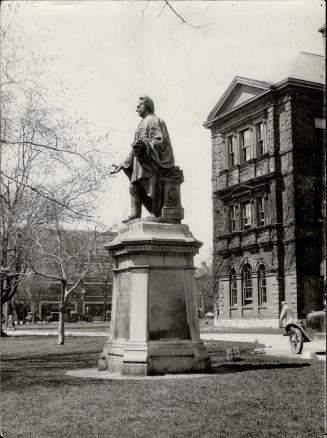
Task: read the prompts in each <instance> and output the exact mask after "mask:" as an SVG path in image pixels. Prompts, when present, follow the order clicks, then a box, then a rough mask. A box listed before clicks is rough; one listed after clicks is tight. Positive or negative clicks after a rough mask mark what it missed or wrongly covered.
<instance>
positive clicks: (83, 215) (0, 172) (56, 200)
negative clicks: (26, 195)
mask: <svg viewBox="0 0 327 438" xmlns="http://www.w3.org/2000/svg"><path fill="white" fill-rule="evenodd" d="M0 174H1V175H3V176H4V177H6V178H8V179H9V180H11V181H14V182H16V183H17V184H19V185H22V186H24V187H27V188H28V189H30V190H32V191H33V192H35V193H37V194H38V195H39V196H42V198H45V199H47V200H48V201H51V202H55V203H56V204H58V205H60V206H61V207H63V208H65V209H67V210H69V211H71V212H72V213H74V214H75V215H77V216H81V217H85V218H91V216H90V215H85V214H83V213H80V212H78V211H75V210H73V209H72V208H70V207H69V206H68V205H67V204H65V203H63V202H60V201H58V199H55V198H53V197H52V196H49V195H46V194H45V193H42V192H41V191H40V190H38V189H37V188H36V187H33V186H31V185H30V184H27V183H24V182H22V181H18V180H17V179H15V178H12V177H11V176H9V175H7V174H5V173H4V172H3V171H2V170H1V171H0Z"/></svg>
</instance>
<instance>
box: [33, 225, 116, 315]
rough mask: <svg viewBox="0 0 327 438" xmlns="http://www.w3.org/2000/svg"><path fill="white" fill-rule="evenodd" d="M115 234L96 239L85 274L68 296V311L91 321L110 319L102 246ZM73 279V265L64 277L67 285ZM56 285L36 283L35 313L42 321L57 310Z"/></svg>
mask: <svg viewBox="0 0 327 438" xmlns="http://www.w3.org/2000/svg"><path fill="white" fill-rule="evenodd" d="M115 235H116V233H113V232H107V233H105V234H103V235H100V236H99V237H98V238H97V240H96V244H95V247H94V250H93V256H92V258H91V264H90V269H89V272H88V274H87V275H86V276H85V278H84V280H83V282H82V283H81V284H80V285H79V286H78V288H77V289H76V290H75V291H74V292H72V293H71V295H69V297H68V300H67V308H68V309H69V310H68V311H76V312H78V313H82V314H84V315H91V316H92V317H93V319H95V320H101V319H104V318H106V319H107V318H110V316H111V300H112V268H111V258H110V256H109V253H108V251H107V250H106V249H105V248H104V244H105V243H108V242H110V241H111V240H113V239H114V237H115ZM85 262H86V260H85ZM74 277H76V278H78V274H77V272H76V275H74V265H73V266H72V269H71V270H70V275H69V277H68V286H69V285H73V279H74V280H75V278H74ZM60 286H61V284H60V282H59V281H55V280H45V279H42V281H41V282H39V283H38V289H39V293H38V294H37V301H38V313H39V315H40V316H41V317H42V318H45V316H46V315H47V314H48V313H49V312H55V311H58V310H59V303H60V290H61V288H60Z"/></svg>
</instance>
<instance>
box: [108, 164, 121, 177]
mask: <svg viewBox="0 0 327 438" xmlns="http://www.w3.org/2000/svg"><path fill="white" fill-rule="evenodd" d="M110 167H111V169H110V171H109V174H110V175H114V174H115V173H118V172H119V171H120V170H122V166H121V165H120V164H113V165H112V166H110Z"/></svg>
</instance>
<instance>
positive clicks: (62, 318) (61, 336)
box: [58, 306, 65, 345]
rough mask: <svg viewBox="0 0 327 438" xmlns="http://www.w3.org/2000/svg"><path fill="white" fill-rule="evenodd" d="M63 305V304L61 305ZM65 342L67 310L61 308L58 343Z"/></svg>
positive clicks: (62, 343)
mask: <svg viewBox="0 0 327 438" xmlns="http://www.w3.org/2000/svg"><path fill="white" fill-rule="evenodd" d="M61 307H63V306H61ZM64 343H65V312H64V310H60V313H59V330H58V344H59V345H64Z"/></svg>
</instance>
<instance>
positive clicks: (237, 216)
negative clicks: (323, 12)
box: [204, 52, 326, 326]
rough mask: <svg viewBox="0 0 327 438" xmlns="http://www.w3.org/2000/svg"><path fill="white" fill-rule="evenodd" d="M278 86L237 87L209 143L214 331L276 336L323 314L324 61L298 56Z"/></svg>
mask: <svg viewBox="0 0 327 438" xmlns="http://www.w3.org/2000/svg"><path fill="white" fill-rule="evenodd" d="M280 79H281V80H280V81H278V82H274V83H271V82H264V81H258V80H254V79H247V78H243V77H235V79H234V80H233V81H232V83H231V84H230V86H229V87H228V88H227V90H226V91H225V93H224V94H223V96H222V97H221V98H220V100H219V101H218V103H217V105H216V106H215V107H214V108H213V110H212V111H211V113H210V114H209V116H208V119H207V121H206V122H205V123H204V126H205V127H206V128H208V129H210V131H211V139H212V193H213V215H214V236H213V244H214V255H213V277H214V287H215V293H216V299H217V310H218V319H217V320H216V321H215V324H216V325H217V324H218V325H232V326H256V325H257V326H278V315H279V312H280V307H281V301H283V300H286V301H287V302H288V304H290V306H291V307H292V309H293V312H294V314H295V315H296V317H297V318H301V317H303V316H304V315H306V314H307V313H308V312H309V311H311V310H317V309H321V308H322V304H323V300H322V280H323V278H324V276H325V275H326V222H325V221H326V200H325V199H326V136H325V133H326V131H325V129H326V128H325V107H324V83H325V79H324V58H323V57H322V56H318V55H313V54H309V53H302V52H301V53H300V54H299V55H298V57H297V58H296V60H295V61H294V62H293V63H292V65H290V66H289V70H288V71H287V72H286V73H284V76H282V77H280Z"/></svg>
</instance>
